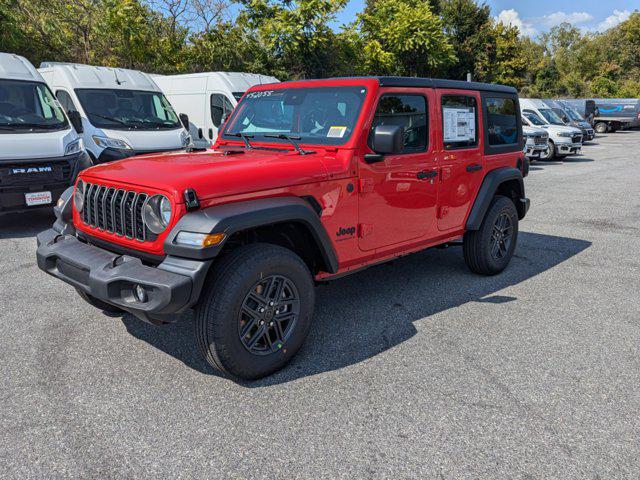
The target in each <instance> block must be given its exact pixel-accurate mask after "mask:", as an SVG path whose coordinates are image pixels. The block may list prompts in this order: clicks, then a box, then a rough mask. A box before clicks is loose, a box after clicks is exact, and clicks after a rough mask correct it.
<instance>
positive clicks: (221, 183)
mask: <svg viewBox="0 0 640 480" xmlns="http://www.w3.org/2000/svg"><path fill="white" fill-rule="evenodd" d="M328 155H331V156H332V157H333V158H335V155H336V153H335V152H331V153H330V154H328V153H326V152H323V151H321V150H319V151H318V152H317V153H314V154H308V155H304V156H302V155H299V154H298V153H297V152H294V151H274V150H258V149H256V150H251V151H246V152H245V153H238V154H234V155H225V154H224V152H222V151H216V150H208V151H204V152H184V151H182V152H168V153H164V154H150V155H140V156H138V157H131V158H127V159H124V160H119V161H117V162H111V163H105V164H102V165H97V166H95V167H92V168H89V169H88V170H85V171H84V172H83V173H82V177H91V178H94V179H96V180H105V181H107V182H113V183H115V184H129V185H136V186H138V187H152V188H155V189H159V190H162V191H165V192H167V193H168V194H170V195H173V197H174V199H175V201H176V202H182V201H183V192H184V190H185V189H187V188H192V189H194V190H195V192H196V194H197V195H198V198H199V199H200V200H206V199H210V198H215V197H224V196H228V195H238V194H243V193H250V192H256V191H263V190H270V189H274V188H279V187H287V186H292V185H300V184H305V183H311V182H317V181H322V180H325V179H326V178H327V176H328V174H327V169H326V167H325V161H326V160H327V159H329V158H331V157H330V156H328Z"/></svg>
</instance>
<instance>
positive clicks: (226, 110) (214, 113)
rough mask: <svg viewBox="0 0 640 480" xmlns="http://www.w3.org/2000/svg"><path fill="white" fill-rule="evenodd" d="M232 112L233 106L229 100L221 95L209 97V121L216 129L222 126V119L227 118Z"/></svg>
mask: <svg viewBox="0 0 640 480" xmlns="http://www.w3.org/2000/svg"><path fill="white" fill-rule="evenodd" d="M232 110H233V105H231V102H230V101H229V99H228V98H227V97H226V96H225V95H222V94H221V93H214V94H212V95H211V121H212V122H213V125H214V126H215V127H216V128H218V127H220V125H222V119H223V118H225V117H227V116H228V115H229V114H230V113H231V111H232Z"/></svg>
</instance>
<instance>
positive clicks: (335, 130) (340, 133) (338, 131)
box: [327, 126, 347, 138]
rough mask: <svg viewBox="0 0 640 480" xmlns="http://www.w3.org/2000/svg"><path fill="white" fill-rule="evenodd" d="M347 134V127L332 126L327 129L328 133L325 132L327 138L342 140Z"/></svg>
mask: <svg viewBox="0 0 640 480" xmlns="http://www.w3.org/2000/svg"><path fill="white" fill-rule="evenodd" d="M346 132H347V127H342V126H333V127H329V131H328V132H327V138H342V137H344V134H345V133H346Z"/></svg>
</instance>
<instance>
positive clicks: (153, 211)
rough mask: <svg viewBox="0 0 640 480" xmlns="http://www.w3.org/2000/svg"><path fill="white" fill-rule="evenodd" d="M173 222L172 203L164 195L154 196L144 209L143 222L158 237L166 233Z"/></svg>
mask: <svg viewBox="0 0 640 480" xmlns="http://www.w3.org/2000/svg"><path fill="white" fill-rule="evenodd" d="M169 220H171V202H170V201H169V199H168V198H167V197H165V196H164V195H154V196H153V197H151V198H149V199H148V200H147V201H146V202H145V204H144V207H143V208H142V221H143V222H144V224H145V225H146V227H147V228H148V229H149V230H150V231H151V232H152V233H155V234H156V235H158V234H160V233H162V232H164V230H165V229H166V228H167V225H169Z"/></svg>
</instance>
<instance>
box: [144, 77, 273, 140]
mask: <svg viewBox="0 0 640 480" xmlns="http://www.w3.org/2000/svg"><path fill="white" fill-rule="evenodd" d="M153 79H154V80H155V81H156V83H157V84H158V86H159V87H160V88H161V89H162V91H163V92H164V94H165V95H166V96H167V98H168V99H169V101H170V102H171V103H172V104H173V105H174V106H175V107H176V108H177V109H178V110H179V111H180V112H184V113H186V114H187V115H188V116H189V133H190V134H191V138H193V142H194V145H196V146H199V147H208V146H210V145H211V143H213V142H214V141H215V139H216V138H217V137H218V128H220V126H221V125H222V123H223V121H224V120H225V119H226V118H227V117H228V115H229V113H231V111H232V110H233V109H234V108H235V106H236V105H237V104H238V101H239V100H240V98H242V95H244V92H246V91H247V90H248V89H249V88H250V87H253V86H254V85H262V84H265V83H275V82H279V80H278V79H277V78H275V77H269V76H266V75H259V74H255V73H235V72H204V73H190V74H186V75H154V76H153Z"/></svg>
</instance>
